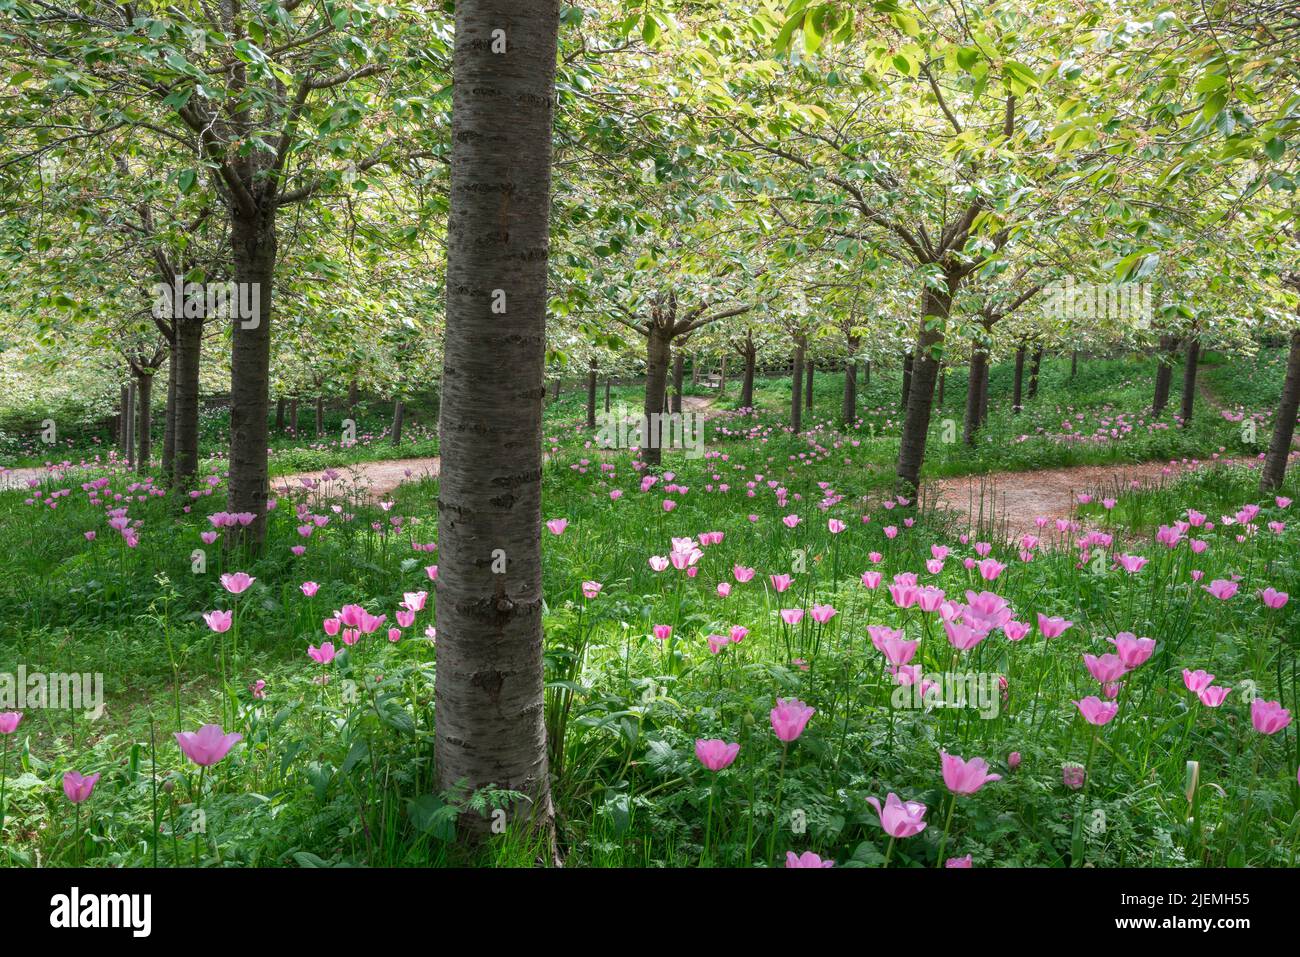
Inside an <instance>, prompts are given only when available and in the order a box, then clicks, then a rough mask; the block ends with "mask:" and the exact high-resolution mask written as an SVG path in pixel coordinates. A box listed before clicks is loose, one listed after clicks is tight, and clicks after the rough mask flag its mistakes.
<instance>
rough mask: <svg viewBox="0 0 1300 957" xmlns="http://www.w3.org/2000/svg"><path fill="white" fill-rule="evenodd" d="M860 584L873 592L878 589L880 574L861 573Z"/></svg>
mask: <svg viewBox="0 0 1300 957" xmlns="http://www.w3.org/2000/svg"><path fill="white" fill-rule="evenodd" d="M862 584H864V585H866V586H867V587H868V588H870V589H872V590H873V591H874V590H875V589H877V588H879V587H880V572H863V573H862Z"/></svg>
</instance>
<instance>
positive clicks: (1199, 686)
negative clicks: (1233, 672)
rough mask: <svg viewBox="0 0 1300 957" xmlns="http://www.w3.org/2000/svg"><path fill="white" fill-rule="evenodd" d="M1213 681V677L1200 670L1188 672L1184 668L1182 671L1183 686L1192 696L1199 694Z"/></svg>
mask: <svg viewBox="0 0 1300 957" xmlns="http://www.w3.org/2000/svg"><path fill="white" fill-rule="evenodd" d="M1213 680H1214V675H1212V674H1210V673H1209V672H1206V671H1201V670H1200V669H1197V670H1196V671H1188V670H1187V669H1186V668H1184V669H1183V684H1185V685H1186V686H1187V690H1188V691H1190V692H1192V693H1193V694H1200V693H1201V692H1202V691H1204V690H1205V689H1206V688H1208V687H1209V686H1210V682H1212V681H1213Z"/></svg>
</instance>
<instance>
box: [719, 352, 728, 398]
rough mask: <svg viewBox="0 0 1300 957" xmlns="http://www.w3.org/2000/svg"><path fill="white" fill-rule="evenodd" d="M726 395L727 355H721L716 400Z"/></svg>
mask: <svg viewBox="0 0 1300 957" xmlns="http://www.w3.org/2000/svg"><path fill="white" fill-rule="evenodd" d="M726 394H727V354H726V353H725V352H724V353H723V354H722V365H721V368H720V369H719V371H718V398H722V397H723V396H725V395H726Z"/></svg>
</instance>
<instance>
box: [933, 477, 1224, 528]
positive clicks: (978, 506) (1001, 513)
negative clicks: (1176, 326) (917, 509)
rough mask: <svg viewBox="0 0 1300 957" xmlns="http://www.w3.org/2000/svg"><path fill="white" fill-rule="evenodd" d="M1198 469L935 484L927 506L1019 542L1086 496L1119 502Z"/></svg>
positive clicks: (1068, 511)
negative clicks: (1041, 518)
mask: <svg viewBox="0 0 1300 957" xmlns="http://www.w3.org/2000/svg"><path fill="white" fill-rule="evenodd" d="M1245 461H1248V460H1246V459H1219V460H1217V461H1214V462H1210V463H1202V464H1201V466H1200V467H1201V468H1218V467H1220V466H1221V465H1225V464H1231V463H1240V462H1245ZM1193 468H1194V467H1189V466H1183V465H1178V466H1173V465H1170V464H1168V463H1167V462H1140V463H1125V464H1120V465H1082V466H1076V467H1073V468H1062V469H1040V470H1037V471H1033V472H991V473H988V474H985V475H963V476H960V477H957V478H950V479H942V480H940V481H938V482H933V483H930V484H929V485H928V486H927V489H928V493H927V494H928V501H930V502H932V503H934V505H935V506H936V507H938V508H941V509H945V510H947V511H952V512H956V513H958V517H959V518H967V517H968V518H969V520H970V523H971V524H972V525H974V524H975V523H976V522H977V521H979V520H980V519H981V517H982V518H983V521H984V522H985V523H993V524H995V525H999V526H1003V527H1004V528H1005V533H1006V536H1007V537H1008V538H1019V537H1020V536H1021V535H1023V534H1025V533H1030V534H1038V533H1039V531H1038V525H1037V523H1036V522H1035V521H1034V519H1035V518H1037V517H1038V516H1040V515H1045V516H1047V518H1048V519H1049V520H1051V521H1055V520H1056V519H1058V518H1069V517H1071V516H1072V515H1073V514H1074V509H1075V506H1076V505H1077V504H1078V499H1077V496H1078V495H1079V494H1081V493H1084V492H1086V493H1089V494H1091V495H1092V496H1093V497H1094V498H1095V499H1098V500H1100V499H1102V498H1104V497H1106V496H1108V495H1109V496H1112V497H1116V498H1117V497H1118V495H1119V493H1120V492H1124V491H1129V490H1131V489H1133V488H1150V487H1156V486H1159V485H1161V484H1163V483H1168V482H1171V481H1173V480H1174V479H1176V478H1178V477H1179V476H1180V475H1183V474H1186V473H1187V472H1190V471H1192V470H1193ZM1135 483H1136V484H1135Z"/></svg>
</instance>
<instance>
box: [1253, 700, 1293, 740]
mask: <svg viewBox="0 0 1300 957" xmlns="http://www.w3.org/2000/svg"><path fill="white" fill-rule="evenodd" d="M1250 723H1251V724H1252V725H1254V726H1255V730H1256V731H1258V732H1259V733H1260V734H1277V733H1278V732H1279V731H1281V730H1282V729H1283V728H1285V727H1286V726H1287V725H1289V724H1290V723H1291V712H1290V711H1288V710H1287V709H1286V708H1284V707H1282V702H1280V701H1265V700H1264V699H1263V698H1256V699H1255V700H1254V701H1252V702H1251V703H1250Z"/></svg>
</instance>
